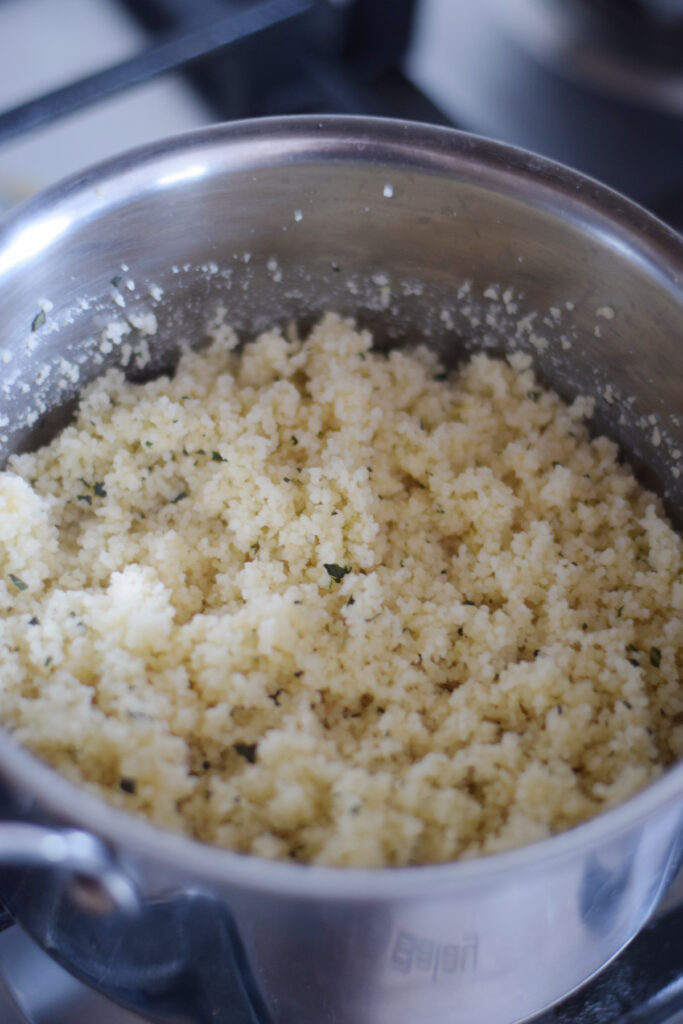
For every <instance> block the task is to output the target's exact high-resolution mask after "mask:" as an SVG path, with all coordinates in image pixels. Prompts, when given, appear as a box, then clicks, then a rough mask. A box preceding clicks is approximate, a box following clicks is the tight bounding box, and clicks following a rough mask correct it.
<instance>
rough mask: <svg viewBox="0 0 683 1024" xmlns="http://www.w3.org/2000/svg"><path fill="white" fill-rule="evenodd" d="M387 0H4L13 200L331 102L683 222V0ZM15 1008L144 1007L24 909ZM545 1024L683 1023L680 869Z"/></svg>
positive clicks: (3, 130)
mask: <svg viewBox="0 0 683 1024" xmlns="http://www.w3.org/2000/svg"><path fill="white" fill-rule="evenodd" d="M388 6H389V5H387V4H386V2H385V0H3V2H0V95H2V96H3V97H4V106H5V107H6V108H8V109H5V110H0V210H1V209H2V207H3V205H5V206H9V205H11V204H12V203H13V202H15V201H16V200H18V199H20V198H23V197H24V196H25V195H27V194H30V193H31V192H32V191H35V190H36V189H37V188H40V187H44V186H46V185H48V184H51V183H52V182H53V181H54V180H56V179H58V178H60V177H62V176H64V175H65V174H68V173H72V172H75V171H77V170H79V169H80V168H81V167H83V166H85V165H86V164H88V163H92V162H94V161H95V160H98V159H102V158H105V157H107V156H110V155H111V154H112V153H114V152H116V151H120V150H122V149H125V148H127V147H129V146H132V145H136V144H138V143H141V142H144V141H149V140H150V139H152V138H154V137H158V136H161V135H167V134H171V133H173V132H176V131H182V130H185V129H187V128H192V127H198V126H200V125H202V124H205V123H208V122H209V121H212V120H226V119H233V118H240V117H254V116H263V115H273V114H276V115H277V114H284V113H306V112H316V113H322V112H327V113H347V114H348V113H359V114H372V115H381V116H393V117H401V118H407V119H413V120H422V121H430V122H433V123H439V124H450V125H453V126H455V127H460V128H464V129H466V130H468V131H473V132H475V133H481V134H485V135H490V136H494V137H498V138H500V139H502V140H504V141H506V142H511V143H513V144H517V145H521V146H525V147H527V148H530V149H533V150H536V151H538V152H541V153H542V154H544V155H546V156H550V157H552V158H555V159H558V160H561V161H563V162H565V163H568V164H570V165H573V166H574V167H576V168H577V169H579V170H581V171H583V172H584V173H588V174H592V175H593V176H595V177H598V178H600V179H601V180H603V181H605V182H606V183H607V184H609V185H612V186H613V187H615V188H617V189H620V190H621V191H624V192H625V193H626V194H628V195H630V196H631V197H632V198H634V199H636V200H637V201H639V202H641V203H643V204H644V205H645V206H647V207H648V208H649V209H651V210H653V211H654V212H655V213H656V214H658V215H659V216H660V217H662V218H663V219H665V220H667V221H668V222H669V223H670V224H672V225H673V226H674V227H677V228H679V229H681V228H683V46H681V45H680V44H675V40H678V41H679V43H680V40H681V39H683V3H681V2H680V0H620V2H619V3H616V2H612V0H480V2H479V3H477V4H471V3H470V2H469V0H392V3H391V5H390V7H391V10H390V16H388V15H387V7H388ZM3 19H4V20H3ZM3 69H4V71H3ZM3 75H5V76H6V77H5V78H3ZM160 76H163V77H160ZM0 1022H1V1024H139V1022H141V1018H140V1017H138V1016H137V1015H135V1014H132V1013H131V1012H129V1011H127V1010H124V1009H122V1008H120V1007H118V1006H116V1005H114V1004H113V1003H111V1002H110V1001H108V1000H106V999H104V998H103V997H102V996H100V995H98V994H97V993H95V992H94V991H93V990H91V989H89V988H87V987H86V986H84V985H83V984H81V983H80V982H79V981H77V980H76V979H75V978H73V977H72V976H71V975H69V974H68V973H67V972H66V971H64V970H63V969H62V968H61V967H60V966H58V965H57V963H56V962H55V961H53V960H52V959H51V958H50V957H48V956H47V954H45V953H44V952H43V951H42V950H41V949H40V948H39V947H38V946H37V945H36V944H35V943H34V942H33V941H32V940H31V938H30V937H29V936H28V935H27V934H26V933H25V932H23V931H22V930H21V929H20V928H19V926H18V925H12V926H11V927H8V928H6V930H5V931H3V932H2V933H1V934H0ZM264 1024H265V1022H264ZM536 1024H683V870H682V871H681V872H680V873H679V875H678V877H677V879H676V880H675V882H674V883H673V885H672V886H671V888H670V890H669V892H668V894H667V895H666V897H665V898H664V900H663V902H662V903H661V904H660V907H659V908H658V909H657V911H656V913H655V914H654V916H653V917H652V919H651V920H650V922H649V923H648V925H647V926H646V927H645V928H644V929H643V931H642V932H641V933H640V935H639V936H637V938H636V939H635V940H634V941H633V942H632V943H631V945H630V946H629V947H628V948H627V949H626V950H624V951H623V952H622V953H621V954H620V955H619V956H618V957H617V958H616V959H615V960H614V961H613V962H612V964H610V965H609V966H608V967H606V968H605V969H604V970H603V971H602V972H601V973H600V974H599V975H598V976H597V977H596V978H594V979H593V980H591V981H590V982H588V983H587V984H586V985H585V986H583V987H582V988H581V990H580V991H578V992H577V993H575V994H574V995H572V996H570V997H569V998H568V999H566V1000H565V1001H564V1002H563V1003H562V1004H560V1005H559V1006H556V1007H554V1008H553V1009H551V1010H549V1011H546V1012H545V1013H544V1014H542V1015H541V1016H540V1017H537V1018H536Z"/></svg>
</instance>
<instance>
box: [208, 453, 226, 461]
mask: <svg viewBox="0 0 683 1024" xmlns="http://www.w3.org/2000/svg"><path fill="white" fill-rule="evenodd" d="M211 461H212V462H227V461H228V460H227V459H224V458H223V456H222V455H221V453H220V452H211Z"/></svg>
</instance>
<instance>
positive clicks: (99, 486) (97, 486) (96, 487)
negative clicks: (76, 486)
mask: <svg viewBox="0 0 683 1024" xmlns="http://www.w3.org/2000/svg"><path fill="white" fill-rule="evenodd" d="M93 491H94V492H95V494H96V495H97V497H98V498H106V497H107V492H106V491H105V489H104V482H103V481H102V480H97V481H96V483H94V484H93Z"/></svg>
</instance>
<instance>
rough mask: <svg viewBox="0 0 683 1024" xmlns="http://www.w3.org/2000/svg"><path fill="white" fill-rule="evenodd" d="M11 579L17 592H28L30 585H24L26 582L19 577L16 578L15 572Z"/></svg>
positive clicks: (10, 575) (10, 576) (11, 574)
mask: <svg viewBox="0 0 683 1024" xmlns="http://www.w3.org/2000/svg"><path fill="white" fill-rule="evenodd" d="M9 578H10V579H11V581H12V583H13V584H14V586H15V587H16V588H17V590H28V583H24V581H23V580H22V579H20V578H19V577H18V576H15V575H14V573H13V572H11V573H10V574H9Z"/></svg>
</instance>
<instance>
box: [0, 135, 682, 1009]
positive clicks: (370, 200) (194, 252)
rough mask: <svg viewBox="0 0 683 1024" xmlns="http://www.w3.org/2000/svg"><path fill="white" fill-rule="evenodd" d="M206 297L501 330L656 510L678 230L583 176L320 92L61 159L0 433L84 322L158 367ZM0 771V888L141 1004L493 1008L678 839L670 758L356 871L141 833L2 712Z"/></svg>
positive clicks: (31, 208) (591, 935)
mask: <svg viewBox="0 0 683 1024" xmlns="http://www.w3.org/2000/svg"><path fill="white" fill-rule="evenodd" d="M112 282H113V283H112ZM466 282H469V284H467V283H466ZM159 289H163V297H161V295H160V291H159ZM458 293H459V294H460V298H458ZM46 300H47V301H46ZM50 303H51V304H52V305H50ZM219 303H222V304H223V305H224V306H225V307H226V308H227V309H228V311H229V313H228V316H229V319H230V320H232V322H234V323H236V324H237V325H238V326H239V327H240V328H242V329H244V330H245V331H252V330H254V329H259V328H261V327H263V326H264V325H266V324H270V323H272V322H273V321H286V320H288V319H292V318H294V319H297V320H299V321H310V320H311V319H312V318H313V317H314V316H315V315H317V314H318V313H319V312H320V311H321V310H324V309H327V308H334V309H336V310H339V311H341V312H343V313H347V314H353V315H355V316H357V318H358V319H359V321H360V322H361V323H362V324H365V325H368V326H370V327H372V328H373V329H374V330H375V331H376V332H377V337H378V341H379V343H380V344H409V343H411V342H413V341H415V340H416V339H418V338H424V337H426V338H427V340H428V341H429V342H430V343H431V344H433V345H434V346H436V347H438V349H439V351H440V352H442V354H443V355H444V358H445V359H447V360H448V361H450V362H455V361H457V359H458V358H459V357H461V356H462V354H463V352H465V351H467V350H468V349H470V348H476V347H485V348H487V349H489V350H493V351H504V350H506V349H508V348H510V347H511V345H512V344H514V345H515V346H516V347H521V348H523V349H526V350H528V351H529V352H531V353H532V355H533V356H534V361H535V363H536V365H537V367H538V370H539V373H540V375H541V377H542V378H543V379H544V380H545V381H547V382H548V383H550V384H552V385H553V386H554V387H556V388H557V389H558V390H559V391H560V392H561V393H563V394H565V395H567V396H571V395H575V394H577V393H583V394H591V395H594V396H595V397H596V414H595V423H596V429H601V430H606V431H607V432H608V433H609V434H610V435H611V436H612V437H614V438H615V439H616V440H617V441H619V442H620V443H621V444H622V446H623V448H624V450H625V451H626V452H627V453H628V454H629V456H630V458H631V459H632V461H633V463H634V465H635V466H636V467H637V469H638V471H639V472H640V474H641V475H642V477H643V479H644V480H645V481H646V482H647V483H648V484H650V485H651V486H653V487H656V488H657V489H658V490H659V491H660V492H661V493H662V494H663V495H665V499H666V502H667V507H668V509H669V512H670V514H671V515H672V517H673V518H674V519H675V520H677V522H678V525H679V526H680V525H681V494H682V488H683V479H682V478H681V476H680V474H679V471H678V466H677V465H676V462H677V460H678V461H679V462H680V449H683V427H682V421H681V418H680V415H679V414H680V413H681V408H680V406H681V402H680V395H681V389H680V380H681V376H682V373H683V344H682V342H683V338H682V334H683V330H682V328H683V245H682V243H681V240H680V239H679V238H678V237H677V236H675V235H674V234H673V233H672V232H670V231H668V230H667V229H666V228H665V227H664V226H662V225H661V224H659V223H657V222H656V221H654V220H653V219H652V218H651V217H649V216H648V215H647V214H646V213H644V212H643V211H642V210H640V209H638V208H636V207H634V206H632V205H631V204H629V203H628V202H626V201H625V200H623V199H621V198H620V197H619V196H617V195H615V194H614V193H611V192H609V191H607V190H605V189H603V188H601V187H600V186H598V185H596V184H595V183H593V182H590V181H588V180H587V179H585V178H582V177H579V176H578V175H576V174H574V173H572V172H570V171H568V170H566V169H564V168H561V167H558V166H555V165H552V164H549V163H547V162H545V161H543V160H540V159H538V158H536V157H533V156H531V155H529V154H527V153H523V152H520V151H516V150H512V149H509V148H506V147H504V146H501V145H496V144H494V143H491V142H486V141H483V140H480V139H474V138H471V137H468V136H466V135H461V134H458V133H455V132H451V131H445V130H440V129H435V128H428V127H424V126H420V125H414V124H412V125H409V124H403V123H399V122H388V121H371V120H365V119H345V118H344V119H335V118H324V119H322V120H318V119H315V118H294V119H282V120H273V121H260V122H258V121H257V122H247V123H243V124H234V125H228V126H218V127H215V128H210V129H207V130H202V131H199V132H196V133H193V134H190V135H186V136H183V137H181V138H176V139H172V140H169V141H168V142H164V143H161V144H154V145H152V146H149V147H147V148H145V149H142V150H139V151H137V152H135V153H132V154H129V155H126V156H123V157H121V158H120V159H118V160H115V161H113V162H111V163H109V164H107V165H104V166H102V167H99V168H96V169H94V170H91V171H88V172H86V173H84V174H83V175H82V176H81V177H80V178H78V179H72V180H71V181H69V182H66V183H65V184H63V185H61V186H59V187H57V188H56V189H53V190H52V191H50V192H48V193H46V194H44V195H43V196H41V197H39V198H37V199H36V200H34V201H32V202H31V203H29V204H28V205H26V206H25V207H24V208H23V209H21V210H20V211H19V212H17V213H16V215H15V216H14V217H13V218H11V219H10V220H9V221H8V222H7V223H6V224H5V226H4V229H3V230H2V233H1V234H0V324H2V351H1V352H0V380H1V381H2V383H1V384H0V416H3V417H4V416H6V417H7V420H6V421H5V420H4V419H2V420H0V422H6V425H5V426H4V427H2V428H0V435H1V436H0V442H1V443H2V445H3V452H4V454H6V453H7V452H9V451H12V450H16V449H18V448H20V447H22V446H26V445H29V444H36V443H38V442H39V441H40V440H43V439H44V438H45V437H47V436H49V434H50V433H51V432H53V431H54V430H55V429H57V427H58V426H59V424H60V423H61V422H64V419H65V417H66V416H67V415H68V412H69V409H70V407H72V400H73V398H74V395H75V393H76V390H77V388H78V387H79V386H80V385H82V384H83V383H84V382H85V381H87V380H89V379H91V378H92V377H94V376H95V375H96V374H98V373H100V372H101V371H102V370H103V368H105V367H106V366H108V365H111V364H113V363H115V362H116V361H117V360H121V359H122V351H123V346H122V345H116V344H111V342H107V341H106V339H105V343H104V344H103V343H102V331H103V330H104V328H105V325H106V323H107V322H108V321H111V320H113V319H116V320H119V321H122V322H123V321H124V319H125V318H126V317H130V319H131V321H132V322H133V323H136V324H138V327H139V329H134V330H132V331H131V333H130V334H129V335H128V336H127V337H126V338H125V339H124V344H129V345H130V349H127V350H126V351H125V353H124V356H125V358H123V362H126V364H127V369H128V372H129V373H131V375H132V376H133V377H135V376H136V375H137V376H140V375H144V374H148V373H150V372H155V371H156V372H158V371H159V370H160V369H162V368H164V367H166V366H168V365H169V363H171V362H172V361H173V358H174V354H175V347H176V342H177V340H178V339H179V338H184V337H193V338H198V337H200V336H201V335H202V333H203V331H204V329H205V325H206V322H207V320H208V319H209V317H210V314H211V312H212V310H213V309H214V307H215V306H216V305H217V304H219ZM122 304H123V305H122ZM41 309H42V310H43V311H42V312H41ZM151 312H153V313H154V315H155V316H156V319H157V322H158V330H157V332H156V334H154V335H147V336H145V335H144V331H145V326H147V327H149V325H150V323H151V321H150V320H149V317H147V319H145V317H144V315H143V314H149V313H151ZM136 314H137V316H136ZM140 317H142V319H140ZM129 325H130V322H129ZM143 343H144V344H148V345H149V347H150V352H151V362H150V363H149V364H148V365H147V366H146V367H143V366H142V365H141V363H140V360H139V359H137V357H136V354H135V353H136V351H137V349H138V348H139V347H140V346H141V345H142V344H143ZM3 359H5V360H9V361H2V360H3ZM77 375H78V380H77V381H76V380H75V378H76V376H77ZM677 449H678V453H677ZM0 778H1V785H0V812H1V813H2V816H3V817H4V818H6V819H11V820H12V822H13V823H12V824H3V825H1V826H0V861H2V862H3V863H4V864H5V865H8V866H7V867H6V868H5V869H4V870H3V872H2V873H1V874H0V894H1V896H2V899H3V900H5V901H6V903H7V904H8V905H9V907H10V909H11V910H12V912H13V913H14V914H15V915H16V916H17V918H18V919H19V920H20V922H21V923H22V924H23V925H24V926H25V927H26V928H28V929H29V930H30V931H31V932H32V934H33V935H34V936H35V937H36V938H37V939H38V941H39V942H41V943H42V945H43V946H44V947H45V948H46V949H48V950H49V951H51V952H52V953H53V955H54V956H55V957H57V958H58V959H59V960H60V961H61V962H63V963H64V964H65V965H66V966H68V967H69V968H70V969H71V970H72V971H74V972H75V973H77V974H78V975H79V976H80V977H82V978H84V979H85V980H86V981H88V982H89V983H90V984H92V985H94V986H96V987H97V988H99V989H101V990H103V991H104V992H106V993H108V994H109V995H110V996H111V997H113V998H115V999H118V1000H120V1001H121V1002H122V1003H124V1004H127V1005H129V1006H132V1007H134V1008H136V1009H137V1010H138V1011H139V1012H143V1013H145V1014H147V1015H148V1016H149V1017H150V1019H153V1020H157V1021H166V1022H170V1021H173V1022H187V1024H190V1022H192V1024H197V1022H208V1021H212V1022H215V1021H225V1022H228V1021H229V1022H231V1024H234V1022H259V1024H265V1022H272V1024H294V1022H296V1024H333V1022H334V1024H415V1021H420V1020H430V1021H433V1022H435V1024H510V1022H512V1021H517V1020H520V1019H523V1018H525V1017H527V1016H529V1015H531V1014H533V1013H535V1012H537V1011H539V1010H541V1009H542V1008H543V1007H545V1006H547V1005H548V1004H550V1003H552V1002H553V1001H554V1000H557V999H558V998H560V997H562V996H564V995H565V994H567V993H568V992H569V991H570V990H571V989H572V988H574V987H575V986H577V985H579V984H580V983H581V982H583V981H584V980H585V979H586V978H587V977H588V976H589V975H590V974H592V973H593V972H594V971H596V970H598V969H599V968H600V967H601V966H602V965H603V964H605V963H606V961H607V960H609V959H610V957H612V956H614V955H615V953H617V952H618V951H619V949H620V948H621V947H622V946H623V945H624V943H626V942H628V941H629V939H630V938H631V937H632V936H633V935H634V933H635V932H636V931H637V930H638V928H639V927H640V926H641V925H642V924H643V922H644V921H645V920H646V918H647V917H648V915H649V913H650V912H651V910H652V909H653V907H654V906H655V904H656V903H657V900H658V898H659V896H660V894H661V892H662V891H663V888H664V887H665V885H666V883H667V881H668V879H669V878H670V876H671V874H672V872H673V871H674V869H675V867H676V866H677V864H678V862H679V861H680V859H681V854H682V853H683V838H682V825H683V765H678V766H676V767H675V768H673V769H671V770H670V771H668V772H667V773H666V774H665V775H664V776H663V777H662V778H661V779H660V780H659V781H658V782H656V783H655V784H654V785H652V786H650V787H649V788H648V789H647V790H646V791H644V792H642V793H641V794H639V795H638V796H636V797H635V798H633V799H631V800H630V801H628V802H627V803H626V804H624V805H623V806H621V807H618V808H616V809H614V810H612V811H610V812H608V813H606V814H604V815H602V816H600V817H599V818H597V819H595V820H593V821H591V822H588V823H587V824H584V825H581V826H579V827H578V828H575V829H573V830H571V831H569V832H567V833H565V834H563V835H559V836H556V837H554V838H552V839H549V840H546V841H543V842H540V843H537V844H535V845H533V846H530V847H527V848H524V849H520V850H516V851H512V852H509V853H505V854H500V855H496V856H492V857H488V858H485V859H480V860H475V861H469V862H463V863H458V864H453V865H444V866H436V867H423V868H410V869H395V870H372V871H371V870H367V871H361V870H339V869H323V868H316V867H302V866H300V865H296V864H289V863H270V862H267V861H263V860H259V859H256V858H250V857H244V856H239V855H235V854H232V853H230V852H227V851H225V850H220V849H214V848H210V847H207V846H203V845H201V844H199V843H196V842H193V841H191V840H189V839H186V838H184V837H181V836H178V835H172V834H169V833H166V832H163V831H160V830H158V829H156V828H154V827H152V826H151V825H149V824H147V823H146V822H144V821H142V820H137V819H134V818H132V817H129V816H127V815H126V814H124V813H122V812H120V811H117V810H114V809H112V808H110V807H108V806H107V805H105V804H104V803H103V802H101V801H100V800H98V799H96V798H94V797H93V796H91V795H89V794H88V793H87V792H85V791H81V790H79V789H78V788H77V787H75V786H73V785H71V784H70V783H69V782H67V781H65V780H64V779H63V778H61V777H59V776H58V775H56V774H55V773H53V772H52V771H51V770H50V769H48V768H47V767H46V766H45V765H43V764H41V763H39V762H38V761H37V760H36V759H35V758H33V757H32V756H31V755H30V754H29V753H27V752H26V751H25V750H22V749H20V748H18V747H17V745H16V744H15V743H14V742H13V740H12V739H11V738H10V737H8V736H2V739H1V740H0Z"/></svg>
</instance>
